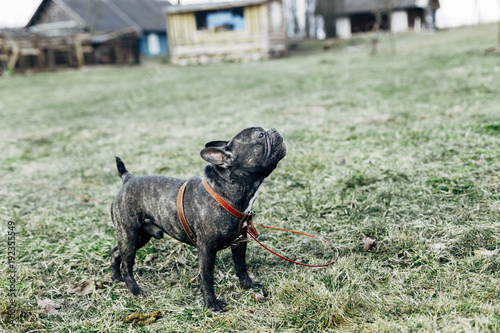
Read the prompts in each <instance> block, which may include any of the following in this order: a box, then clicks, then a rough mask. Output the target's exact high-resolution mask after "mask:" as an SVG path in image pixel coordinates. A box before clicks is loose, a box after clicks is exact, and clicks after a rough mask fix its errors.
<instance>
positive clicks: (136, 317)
mask: <svg viewBox="0 0 500 333" xmlns="http://www.w3.org/2000/svg"><path fill="white" fill-rule="evenodd" d="M160 317H161V311H156V312H151V313H148V314H145V315H144V314H142V313H132V314H131V315H130V316H128V317H127V318H125V319H124V320H123V322H124V323H134V324H137V325H141V326H144V325H149V324H152V323H154V322H155V321H156V320H157V319H158V318H160Z"/></svg>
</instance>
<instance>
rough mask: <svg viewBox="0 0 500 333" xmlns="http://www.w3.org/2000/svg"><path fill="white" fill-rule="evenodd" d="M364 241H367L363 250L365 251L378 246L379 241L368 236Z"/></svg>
mask: <svg viewBox="0 0 500 333" xmlns="http://www.w3.org/2000/svg"><path fill="white" fill-rule="evenodd" d="M363 243H365V246H364V247H363V250H364V251H365V252H368V251H370V250H372V249H373V248H374V247H375V246H377V241H376V240H375V239H373V238H370V237H368V236H365V237H363Z"/></svg>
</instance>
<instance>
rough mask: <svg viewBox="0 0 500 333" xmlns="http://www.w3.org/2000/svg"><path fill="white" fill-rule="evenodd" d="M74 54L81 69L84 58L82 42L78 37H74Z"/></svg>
mask: <svg viewBox="0 0 500 333" xmlns="http://www.w3.org/2000/svg"><path fill="white" fill-rule="evenodd" d="M75 53H76V61H77V64H78V67H82V66H83V65H85V58H84V57H83V49H82V41H81V40H80V37H79V36H75Z"/></svg>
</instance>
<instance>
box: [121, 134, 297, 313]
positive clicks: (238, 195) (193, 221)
mask: <svg viewBox="0 0 500 333" xmlns="http://www.w3.org/2000/svg"><path fill="white" fill-rule="evenodd" d="M286 151H287V148H286V145H285V144H284V143H283V137H282V136H281V135H280V134H279V133H278V131H276V130H275V129H271V130H269V131H267V132H266V131H264V130H263V129H262V128H260V127H253V128H247V129H244V130H243V131H241V132H240V133H238V134H237V135H236V136H235V137H234V138H233V139H232V140H230V141H229V142H227V141H212V142H209V143H207V144H206V146H205V149H203V150H202V151H201V157H202V158H203V159H205V160H206V161H208V162H210V164H209V165H207V166H206V168H205V177H206V178H207V181H208V183H209V184H210V186H211V187H212V188H213V189H214V190H215V191H216V192H217V193H218V194H219V195H221V196H222V197H223V198H225V199H226V200H228V202H229V203H230V204H231V205H232V206H233V207H234V208H236V209H238V210H239V211H242V212H243V211H245V210H247V209H251V204H252V203H253V202H251V200H252V198H253V199H255V198H254V196H255V195H256V192H257V190H258V189H259V187H260V185H261V184H262V182H263V181H264V179H265V178H266V177H267V176H269V175H270V174H271V172H272V171H273V170H274V169H275V168H276V166H277V164H278V162H279V161H280V160H281V159H282V158H283V157H285V155H286ZM116 164H117V168H118V174H119V175H120V177H121V178H122V182H123V186H122V187H121V189H120V191H119V192H118V194H117V195H116V197H115V199H114V201H113V203H112V205H111V218H112V220H113V223H114V226H115V229H116V234H117V239H118V245H117V246H115V247H114V248H113V249H112V250H111V269H112V278H113V280H116V281H125V283H126V284H127V288H128V290H129V291H130V292H131V293H132V294H134V295H139V294H143V291H142V290H141V289H140V288H139V286H138V285H137V282H136V281H135V279H134V276H133V271H132V270H133V266H134V261H135V254H136V252H137V250H138V249H140V248H141V247H142V246H144V245H145V244H146V243H147V242H148V241H149V240H150V239H151V237H154V238H157V239H160V238H162V237H163V234H164V233H166V234H168V235H170V236H171V237H173V238H175V239H177V240H179V241H181V242H184V243H187V244H190V245H193V244H192V243H191V240H190V239H189V237H188V236H187V234H186V232H185V231H184V229H183V228H182V225H181V223H180V221H179V217H178V214H177V206H176V202H177V194H178V192H179V188H180V187H181V185H182V184H183V183H184V182H186V181H185V180H182V179H178V178H171V177H163V176H145V177H134V176H133V175H132V174H131V173H130V172H128V171H127V169H126V168H125V164H124V163H123V162H122V161H121V160H120V158H118V157H117V158H116ZM187 182H188V184H187V187H186V191H185V195H184V211H185V215H186V219H187V221H188V223H189V225H190V227H191V229H192V230H193V232H194V233H195V235H196V237H197V238H198V244H197V246H198V256H199V268H200V279H201V281H200V289H201V292H202V294H203V300H204V302H205V305H206V306H207V307H209V308H211V309H214V310H218V311H224V306H223V302H221V301H219V300H217V299H216V297H215V292H214V265H215V257H216V253H217V251H219V250H221V249H224V248H226V247H228V246H230V245H231V244H232V242H233V241H234V240H235V239H236V238H237V237H238V219H237V218H235V217H233V216H232V215H231V214H229V213H228V212H227V211H226V210H224V208H222V207H221V206H220V205H219V204H218V203H217V202H216V201H215V200H214V199H213V198H212V197H211V196H210V195H209V194H208V192H207V191H206V190H205V188H204V187H203V184H202V183H201V178H199V177H194V178H191V179H189V180H188V181H187ZM244 236H246V229H245V231H244ZM245 253H246V243H244V242H243V243H240V244H239V245H237V246H234V247H232V255H233V261H234V265H235V268H236V275H237V276H238V278H239V280H240V284H241V285H242V286H243V287H244V288H251V287H254V286H255V284H254V283H253V282H252V280H251V279H250V277H249V276H248V273H247V268H246V264H245Z"/></svg>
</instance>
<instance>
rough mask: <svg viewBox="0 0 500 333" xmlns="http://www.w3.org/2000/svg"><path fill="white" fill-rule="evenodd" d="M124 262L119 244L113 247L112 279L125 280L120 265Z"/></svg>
mask: <svg viewBox="0 0 500 333" xmlns="http://www.w3.org/2000/svg"><path fill="white" fill-rule="evenodd" d="M121 264H122V257H121V254H120V250H119V249H118V245H116V246H115V247H114V248H112V249H111V279H112V280H113V281H117V282H123V281H125V280H124V279H123V276H122V274H121V273H120V266H121Z"/></svg>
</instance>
